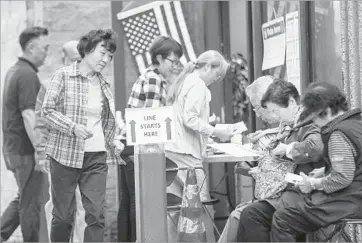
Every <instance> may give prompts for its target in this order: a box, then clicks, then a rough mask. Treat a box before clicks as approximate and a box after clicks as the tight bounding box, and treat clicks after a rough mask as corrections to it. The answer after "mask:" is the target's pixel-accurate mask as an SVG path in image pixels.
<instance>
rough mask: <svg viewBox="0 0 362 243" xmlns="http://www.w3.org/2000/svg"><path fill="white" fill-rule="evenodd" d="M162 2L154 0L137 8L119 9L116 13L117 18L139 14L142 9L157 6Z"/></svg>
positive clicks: (145, 9)
mask: <svg viewBox="0 0 362 243" xmlns="http://www.w3.org/2000/svg"><path fill="white" fill-rule="evenodd" d="M162 4H164V2H163V1H155V2H152V3H148V4H144V5H141V6H138V7H137V8H133V9H130V10H127V11H124V12H123V11H121V12H119V13H118V14H117V18H118V19H119V20H121V19H125V18H128V17H131V16H133V15H136V14H139V13H141V12H144V11H147V10H150V9H152V8H157V7H159V6H160V5H162Z"/></svg>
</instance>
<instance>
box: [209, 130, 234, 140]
mask: <svg viewBox="0 0 362 243" xmlns="http://www.w3.org/2000/svg"><path fill="white" fill-rule="evenodd" d="M213 135H214V136H215V137H218V138H219V139H220V140H221V141H222V142H226V141H229V140H230V139H231V137H232V136H233V132H232V131H231V130H229V129H215V130H214V133H213Z"/></svg>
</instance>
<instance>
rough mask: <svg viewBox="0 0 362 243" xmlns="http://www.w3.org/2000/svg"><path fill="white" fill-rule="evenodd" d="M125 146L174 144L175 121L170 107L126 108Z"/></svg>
mask: <svg viewBox="0 0 362 243" xmlns="http://www.w3.org/2000/svg"><path fill="white" fill-rule="evenodd" d="M125 118H126V124H127V145H137V144H152V143H172V142H175V121H174V120H175V119H174V113H173V109H172V107H171V106H165V107H159V108H127V109H126V112H125Z"/></svg>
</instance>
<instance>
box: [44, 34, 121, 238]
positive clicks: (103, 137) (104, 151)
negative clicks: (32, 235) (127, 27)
mask: <svg viewBox="0 0 362 243" xmlns="http://www.w3.org/2000/svg"><path fill="white" fill-rule="evenodd" d="M77 49H78V51H79V54H80V56H81V60H80V61H76V62H74V63H73V64H71V65H70V66H67V67H64V68H61V69H59V70H58V71H56V72H55V74H54V75H53V77H52V78H51V80H50V83H49V86H48V88H47V91H46V94H45V98H44V103H43V106H42V115H43V117H44V119H45V121H46V122H47V124H48V125H49V128H50V131H49V136H48V141H47V146H46V148H45V153H46V154H47V156H48V157H49V159H50V173H51V178H52V180H51V188H52V201H53V204H54V209H53V220H52V227H51V241H52V242H69V239H70V236H71V232H72V227H73V223H74V212H75V209H76V205H75V190H76V187H77V185H79V189H80V192H81V195H82V202H83V207H84V209H85V221H86V223H87V226H86V228H85V232H84V241H85V242H102V241H103V238H104V227H105V215H104V214H105V212H104V209H105V192H106V178H107V172H108V165H107V162H115V161H117V162H119V163H121V159H120V157H119V151H117V150H116V148H115V146H114V144H113V138H114V135H115V131H116V120H115V110H114V99H113V96H112V91H111V86H110V82H109V81H108V80H107V79H106V78H105V77H104V76H103V75H102V74H101V72H102V70H103V69H104V68H105V67H106V66H107V65H108V64H109V63H110V62H111V61H112V59H113V55H114V52H115V51H116V36H115V34H114V32H113V31H112V30H102V29H100V30H92V31H90V32H89V33H88V34H86V35H84V36H82V37H81V39H80V41H79V44H78V46H77Z"/></svg>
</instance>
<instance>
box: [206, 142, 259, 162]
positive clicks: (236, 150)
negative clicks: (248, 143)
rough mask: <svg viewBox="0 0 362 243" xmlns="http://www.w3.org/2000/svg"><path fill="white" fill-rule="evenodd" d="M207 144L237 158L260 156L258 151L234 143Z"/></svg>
mask: <svg viewBox="0 0 362 243" xmlns="http://www.w3.org/2000/svg"><path fill="white" fill-rule="evenodd" d="M208 146H210V147H212V148H214V149H217V150H220V151H223V152H224V153H227V154H229V155H232V156H235V157H239V158H243V157H246V158H249V157H261V156H262V154H261V153H260V152H258V151H255V150H252V149H250V148H248V147H245V146H243V145H241V144H236V143H213V144H208Z"/></svg>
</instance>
